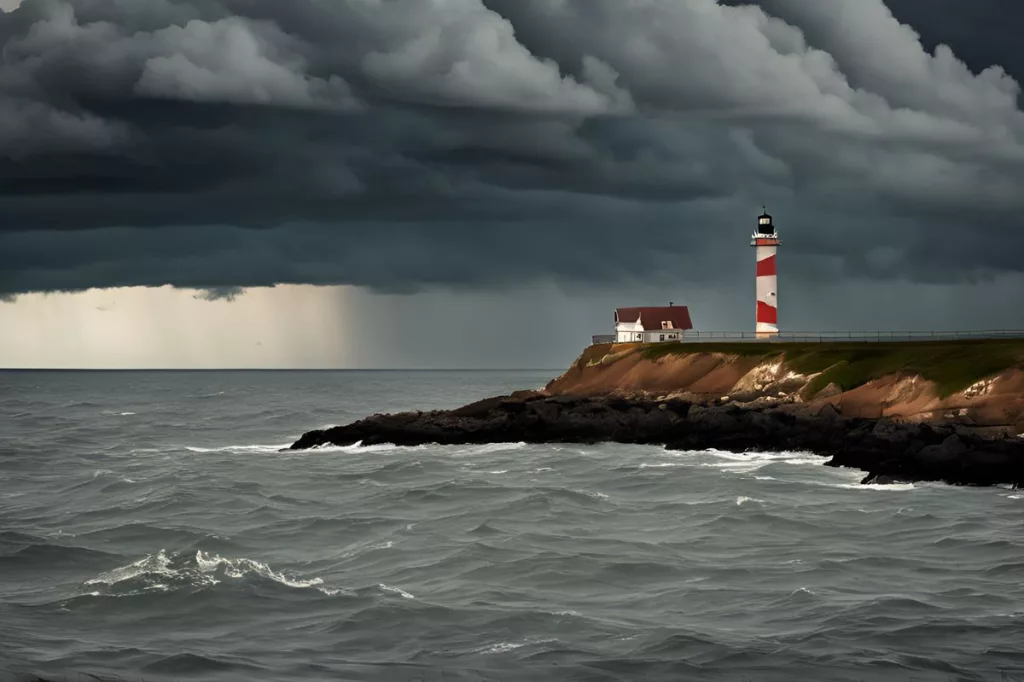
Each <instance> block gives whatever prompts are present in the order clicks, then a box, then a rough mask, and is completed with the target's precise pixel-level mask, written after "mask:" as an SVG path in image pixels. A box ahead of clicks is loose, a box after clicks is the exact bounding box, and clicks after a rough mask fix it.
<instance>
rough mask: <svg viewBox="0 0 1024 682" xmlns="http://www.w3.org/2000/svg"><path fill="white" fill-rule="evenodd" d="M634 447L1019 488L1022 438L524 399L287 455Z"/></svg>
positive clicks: (405, 421) (670, 404) (410, 416)
mask: <svg viewBox="0 0 1024 682" xmlns="http://www.w3.org/2000/svg"><path fill="white" fill-rule="evenodd" d="M512 442H527V443H598V442H614V443H633V444H648V445H663V446H666V447H667V448H669V449H672V450H705V449H710V448H715V449H719V450H728V451H733V452H739V453H742V452H747V451H755V450H756V451H761V452H764V451H769V452H771V451H775V452H779V451H809V452H813V453H816V454H818V455H821V456H822V458H823V459H824V460H826V461H825V463H826V464H828V465H829V466H835V467H848V468H854V469H861V470H863V471H865V472H866V473H867V475H866V476H865V477H864V480H863V482H864V483H900V482H911V483H912V482H920V481H934V482H945V483H948V484H951V485H974V486H992V485H1012V486H1015V487H1017V486H1020V485H1022V484H1024V439H1022V438H1020V437H1008V436H1006V435H1005V433H999V432H993V431H991V430H986V429H983V428H977V427H975V426H972V425H971V424H969V423H962V422H957V421H955V420H952V421H948V422H940V423H916V422H907V421H899V420H894V419H889V418H879V419H865V418H848V417H844V416H843V415H842V414H840V412H839V411H838V410H837V409H836V408H835V407H834V406H833V405H831V404H825V405H819V406H815V407H809V406H807V405H802V404H758V403H751V404H747V405H738V404H730V403H727V404H716V405H706V404H699V403H693V402H688V401H685V400H681V399H671V400H651V399H646V398H625V397H616V396H573V395H557V396H551V395H545V394H543V393H534V392H523V393H517V394H513V395H511V396H502V397H497V398H490V399H487V400H482V401H480V402H477V403H473V404H471V405H467V406H465V407H461V408H458V409H455V410H448V411H433V412H408V413H402V414H390V415H374V416H372V417H368V418H366V419H363V420H360V421H357V422H355V423H352V424H349V425H347V426H339V427H335V428H331V429H327V430H318V431H311V432H309V433H307V434H305V435H303V436H302V438H300V439H299V440H298V441H296V442H295V443H294V444H293V445H292V446H291V448H290V449H291V450H307V449H312V448H316V447H322V446H328V445H336V446H350V445H354V444H357V443H362V444H363V445H375V444H382V443H390V444H394V445H399V446H412V445H423V444H430V443H437V444H440V445H462V444H484V443H512Z"/></svg>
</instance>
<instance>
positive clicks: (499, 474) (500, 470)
mask: <svg viewBox="0 0 1024 682" xmlns="http://www.w3.org/2000/svg"><path fill="white" fill-rule="evenodd" d="M490 473H492V474H494V475H495V476H501V475H502V474H507V473H508V469H498V470H497V471H492V472H490Z"/></svg>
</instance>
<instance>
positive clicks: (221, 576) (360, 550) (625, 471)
mask: <svg viewBox="0 0 1024 682" xmlns="http://www.w3.org/2000/svg"><path fill="white" fill-rule="evenodd" d="M550 375H551V373H550V372H518V373H517V372H494V373H488V372H476V373H445V372H438V373H344V372H338V373H232V372H224V373H0V661H2V664H0V678H2V677H3V675H4V674H5V672H4V671H9V672H7V674H8V675H10V674H12V673H13V672H19V673H22V672H36V673H50V674H52V673H54V672H58V673H61V674H63V673H64V671H86V672H92V673H111V672H116V673H119V674H121V675H122V676H123V677H124V678H125V679H138V678H140V677H143V676H144V677H145V679H147V680H160V679H188V680H322V679H323V680H327V679H330V680H403V681H404V680H680V679H708V680H748V679H749V680H787V681H788V680H796V679H807V680H812V679H829V680H832V679H835V680H861V679H892V680H908V679H918V680H930V679H936V680H951V679H958V680H959V679H1000V675H1002V674H1004V673H1005V674H1007V675H1010V676H1013V675H1016V674H1018V673H1019V672H1020V671H1021V670H1024V653H1022V652H1024V605H1022V603H1021V599H1022V597H1024V537H1022V533H1021V531H1022V525H1024V524H1022V518H1024V516H1022V514H1024V500H1022V499H1021V496H1020V495H1019V494H1018V493H1016V492H1014V491H1010V490H1005V489H978V490H971V489H953V488H948V487H944V486H931V485H928V486H894V487H886V488H883V487H863V486H860V485H858V484H857V481H858V480H859V478H860V477H861V474H860V473H858V472H854V471H844V470H835V469H830V468H827V467H824V466H822V465H821V460H820V459H818V458H816V457H814V456H812V455H808V454H802V453H783V454H771V455H769V454H748V455H736V454H729V453H724V452H714V451H711V452H699V453H694V452H668V451H665V450H663V449H661V448H657V447H639V446H621V445H603V446H598V447H591V446H562V445H558V446H555V445H552V446H534V445H524V444H515V443H513V444H506V445H486V446H466V447H434V446H427V447H418V448H393V447H386V446H375V447H368V448H361V447H349V448H335V449H325V450H320V451H316V452H309V453H282V452H279V451H278V450H279V448H280V447H282V446H284V445H286V444H288V443H289V442H290V441H292V440H293V439H294V438H296V437H297V436H299V435H300V434H301V433H302V432H303V431H305V430H308V429H311V428H316V427H321V426H325V425H328V424H335V423H342V422H347V421H349V420H352V419H354V418H357V417H360V416H365V415H367V414H371V413H374V412H379V411H394V410H401V409H418V408H435V407H452V406H456V405H459V404H463V403H466V402H470V401H472V400H474V399H477V398H481V397H485V396H489V395H495V394H498V393H503V392H507V391H509V390H512V389H516V388H532V387H537V386H540V385H542V384H543V383H544V382H545V381H546V380H547V379H548V378H550Z"/></svg>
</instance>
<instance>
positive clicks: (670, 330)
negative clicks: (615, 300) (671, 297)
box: [615, 304, 693, 343]
mask: <svg viewBox="0 0 1024 682" xmlns="http://www.w3.org/2000/svg"><path fill="white" fill-rule="evenodd" d="M688 329H693V322H691V321H690V310H689V309H688V308H687V307H686V306H677V305H672V304H669V306H668V307H663V308H619V309H618V310H616V311H615V343H666V342H669V341H682V340H683V332H685V331H687V330H688Z"/></svg>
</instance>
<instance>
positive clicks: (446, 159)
mask: <svg viewBox="0 0 1024 682" xmlns="http://www.w3.org/2000/svg"><path fill="white" fill-rule="evenodd" d="M946 4H947V5H948V3H946ZM925 5H927V6H928V7H929V8H932V7H934V6H935V3H922V2H914V0H888V2H883V0H815V2H807V0H764V1H763V2H761V3H759V4H758V5H751V4H743V3H738V2H734V3H729V4H724V3H717V2H715V1H714V0H647V1H644V2H622V1H621V0H387V1H383V0H337V1H335V2H331V3H325V2H313V1H312V0H290V1H289V2H280V0H188V1H184V0H182V1H177V0H24V1H23V2H22V3H21V5H20V7H18V8H17V9H14V10H13V11H11V12H7V13H2V12H0V42H2V44H3V50H2V53H0V295H10V294H18V293H24V292H31V291H55V290H64V291H69V290H80V289H87V288H90V287H111V286H132V285H141V286H159V285H164V284H172V285H175V286H181V287H195V288H202V289H209V290H213V291H218V290H219V291H230V292H236V291H238V290H239V288H244V287H254V286H265V285H272V284H282V283H304V284H354V285H359V286H366V287H370V288H373V289H376V290H381V291H398V292H408V291H417V290H419V289H422V288H426V287H431V286H435V285H442V286H450V287H455V288H465V289H473V290H479V289H481V288H489V287H502V286H508V285H510V284H512V283H522V282H524V281H527V280H529V281H549V280H556V281H571V282H577V283H587V282H601V283H603V284H606V285H607V284H608V283H609V282H620V281H621V282H629V281H643V282H645V283H651V282H657V281H660V280H664V281H666V282H672V283H676V284H678V283H685V282H693V283H699V284H700V285H702V286H705V287H707V286H715V285H716V283H717V282H722V281H723V279H729V280H730V281H731V280H733V279H735V278H736V277H737V276H738V273H746V272H747V270H749V261H750V254H749V253H748V251H749V248H747V247H746V245H747V243H748V240H749V234H750V232H751V229H752V226H753V221H754V219H755V217H756V215H757V213H758V212H759V211H760V208H761V206H762V205H763V204H766V205H768V207H769V209H770V210H771V211H772V212H773V213H775V214H776V216H777V218H778V223H779V225H780V230H781V231H782V236H783V239H784V241H785V244H786V249H787V252H786V256H785V257H786V259H787V268H788V270H787V273H788V276H790V277H793V278H803V279H806V280H812V279H813V280H814V281H819V282H826V283H828V282H831V283H834V282H836V281H841V280H858V279H860V280H871V281H874V282H877V281H885V280H908V281H912V282H924V283H932V282H956V281H976V280H979V279H993V278H997V277H1000V276H1003V275H1007V274H1010V275H1012V274H1014V273H1019V272H1020V271H1021V270H1022V269H1024V266H1022V261H1021V259H1020V258H1019V255H1018V254H1019V253H1020V251H1021V249H1022V247H1024V237H1022V236H1021V234H1022V230H1024V198H1022V194H1021V192H1020V191H1019V188H1020V187H1021V183H1022V182H1024V115H1022V113H1021V109H1020V87H1019V84H1018V81H1017V80H1016V79H1015V77H1014V74H1015V72H1012V71H1009V72H1008V71H1007V70H1006V69H1005V68H1004V67H1003V66H1000V65H999V64H998V63H986V60H987V59H989V58H993V59H994V58H995V56H1000V55H1001V54H1002V53H999V52H998V50H995V48H993V47H991V46H989V47H987V48H983V47H979V43H984V42H986V41H984V40H978V39H977V38H976V36H973V35H972V36H963V35H960V36H958V35H957V34H956V33H955V31H954V29H951V28H948V27H950V26H954V25H955V26H961V27H962V26H963V25H964V22H965V21H967V19H965V18H964V17H958V16H953V15H952V14H949V13H951V12H953V11H954V10H953V9H950V8H947V15H946V21H945V22H944V21H943V20H942V19H941V18H936V17H935V16H932V15H927V14H926V13H925V12H926V11H927V10H925V9H924V6H925ZM964 5H965V3H958V5H957V6H958V7H960V8H961V10H958V11H963V12H968V13H969V12H971V11H976V12H983V11H984V8H985V7H986V6H987V5H986V3H978V4H977V5H974V4H973V3H972V4H971V6H972V7H975V9H974V10H971V9H966V10H965V9H962V8H963V7H964ZM893 11H896V12H897V14H896V15H895V16H894V14H893ZM922 17H925V18H922ZM926 19H927V21H928V22H929V26H930V28H929V33H928V35H927V36H925V37H922V36H921V35H919V34H918V32H917V30H915V28H916V27H915V25H914V24H915V22H917V21H925V20H926ZM908 22H909V23H908ZM968 23H969V22H968ZM935 36H939V37H938V38H936V37H935ZM946 38H948V39H949V40H950V41H952V42H954V43H956V44H954V45H953V46H952V47H950V46H947V45H946V44H943V43H942V42H941V40H943V39H946ZM1008 38H1009V39H1013V38H1014V37H1013V36H1012V35H1008ZM957 41H959V42H957ZM987 42H989V43H992V42H993V41H987ZM995 42H998V41H995ZM958 45H963V46H964V49H965V50H966V51H967V52H968V53H969V54H970V58H969V60H968V61H967V62H965V61H962V60H961V58H960V56H959V54H958V50H959V47H958ZM994 50H995V51H994ZM1006 54H1009V53H1006ZM1007 68H1013V69H1015V68H1018V65H1012V64H1007Z"/></svg>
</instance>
